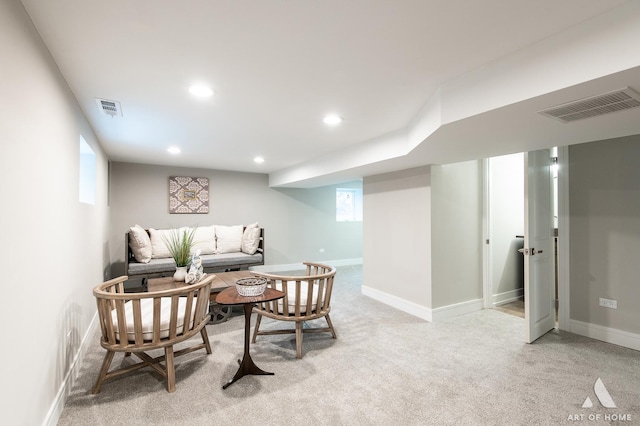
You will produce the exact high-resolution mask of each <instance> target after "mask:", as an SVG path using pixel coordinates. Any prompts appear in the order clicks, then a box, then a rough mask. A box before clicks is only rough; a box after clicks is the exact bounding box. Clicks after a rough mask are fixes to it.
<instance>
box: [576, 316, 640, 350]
mask: <svg viewBox="0 0 640 426" xmlns="http://www.w3.org/2000/svg"><path fill="white" fill-rule="evenodd" d="M568 331H570V332H572V333H575V334H579V335H581V336H585V337H591V338H592V339H596V340H601V341H603V342H607V343H613V344H614V345H618V346H623V347H625V348H629V349H634V350H636V351H640V334H635V333H629V332H628V331H622V330H618V329H615V328H610V327H605V326H602V325H598V324H590V323H587V322H582V321H577V320H571V330H568Z"/></svg>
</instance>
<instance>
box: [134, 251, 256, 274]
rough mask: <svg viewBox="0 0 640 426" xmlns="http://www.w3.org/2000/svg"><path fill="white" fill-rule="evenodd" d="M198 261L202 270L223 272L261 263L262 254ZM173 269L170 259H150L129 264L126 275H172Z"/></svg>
mask: <svg viewBox="0 0 640 426" xmlns="http://www.w3.org/2000/svg"><path fill="white" fill-rule="evenodd" d="M200 260H202V266H203V267H204V268H215V269H217V270H225V269H226V268H228V267H244V266H247V267H248V266H251V265H260V264H262V263H263V257H262V253H260V252H256V253H254V254H253V255H249V254H245V253H242V252H237V253H223V254H205V255H202V256H200ZM175 268H176V264H175V262H174V261H173V258H171V257H167V258H163V259H151V260H150V261H149V263H138V262H131V263H129V269H128V271H127V275H144V274H159V273H167V272H169V271H170V272H171V274H173V272H174V271H175Z"/></svg>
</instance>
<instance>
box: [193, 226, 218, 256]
mask: <svg viewBox="0 0 640 426" xmlns="http://www.w3.org/2000/svg"><path fill="white" fill-rule="evenodd" d="M197 249H200V254H214V253H215V252H216V229H215V226H213V225H212V226H202V227H200V226H199V227H197V228H196V232H195V233H194V234H193V247H192V248H191V254H193V253H195V252H196V250H197Z"/></svg>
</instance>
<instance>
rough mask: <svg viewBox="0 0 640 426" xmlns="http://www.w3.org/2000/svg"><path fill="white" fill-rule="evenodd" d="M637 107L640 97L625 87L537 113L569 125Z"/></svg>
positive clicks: (639, 103)
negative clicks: (584, 119) (573, 122)
mask: <svg viewBox="0 0 640 426" xmlns="http://www.w3.org/2000/svg"><path fill="white" fill-rule="evenodd" d="M639 106H640V95H638V93H636V92H635V91H634V90H633V89H631V88H629V87H625V88H624V89H621V90H616V91H615V92H609V93H605V94H603V95H597V96H591V97H589V98H584V99H579V100H577V101H573V102H568V103H566V104H562V105H558V106H554V107H551V108H547V109H544V110H542V111H538V112H539V113H540V114H542V115H545V116H547V117H550V118H554V119H556V120H560V121H562V122H563V123H569V122H572V121H576V120H582V119H583V118H590V117H596V116H598V115H603V114H608V113H610V112H616V111H623V110H625V109H631V108H637V107H639Z"/></svg>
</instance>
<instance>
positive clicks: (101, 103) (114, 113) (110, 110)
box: [96, 98, 122, 117]
mask: <svg viewBox="0 0 640 426" xmlns="http://www.w3.org/2000/svg"><path fill="white" fill-rule="evenodd" d="M96 102H97V103H98V107H100V109H101V110H102V112H104V113H105V114H107V115H109V116H111V117H122V108H121V107H120V102H118V101H110V100H107V99H100V98H96Z"/></svg>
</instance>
